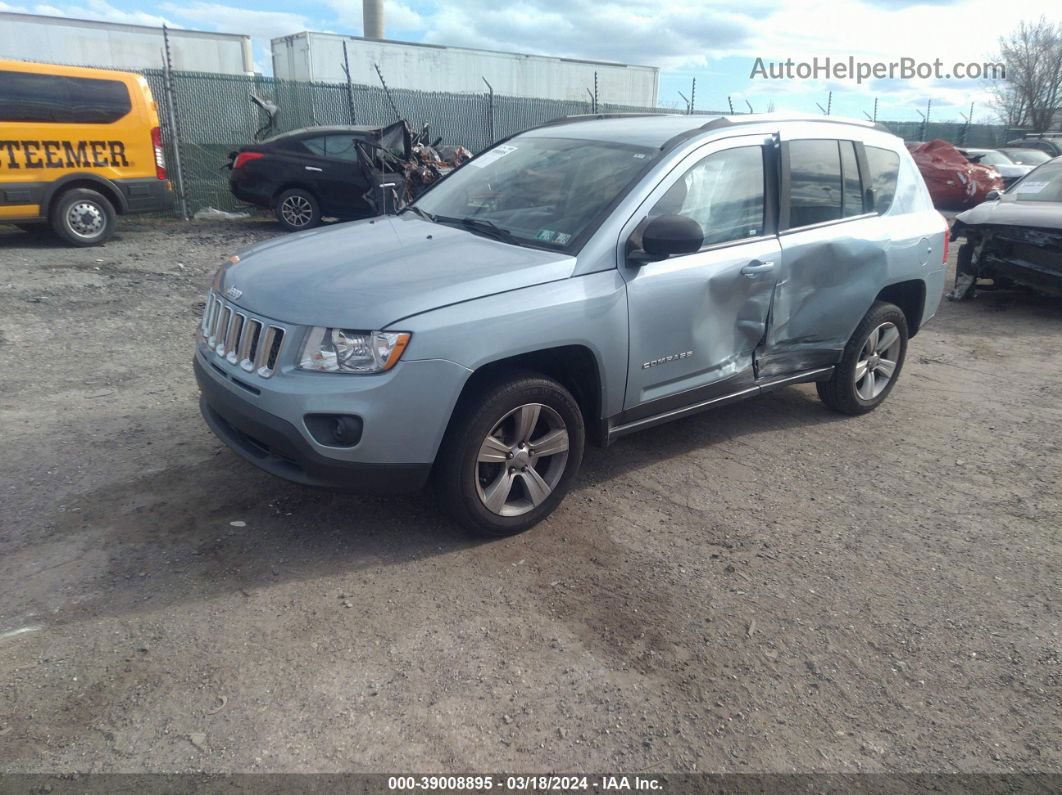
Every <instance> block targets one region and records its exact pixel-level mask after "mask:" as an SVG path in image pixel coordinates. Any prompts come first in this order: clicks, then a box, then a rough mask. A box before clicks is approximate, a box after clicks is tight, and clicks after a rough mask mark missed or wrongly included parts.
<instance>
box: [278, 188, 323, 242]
mask: <svg viewBox="0 0 1062 795" xmlns="http://www.w3.org/2000/svg"><path fill="white" fill-rule="evenodd" d="M276 212H277V220H278V221H279V222H280V225H281V226H282V227H284V228H285V229H287V230H288V231H289V232H301V231H302V230H303V229H313V228H314V227H315V226H317V225H318V224H320V223H321V208H320V206H319V205H318V204H317V199H315V198H314V197H313V194H312V193H310V192H309V191H305V190H302V188H292V189H291V190H286V191H284V192H283V193H281V194H280V196H278V197H277V209H276Z"/></svg>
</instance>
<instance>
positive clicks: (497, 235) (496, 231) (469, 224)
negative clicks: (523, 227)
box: [459, 216, 523, 245]
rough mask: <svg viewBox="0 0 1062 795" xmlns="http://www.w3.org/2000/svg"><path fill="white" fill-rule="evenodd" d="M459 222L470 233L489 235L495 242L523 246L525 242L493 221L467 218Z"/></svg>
mask: <svg viewBox="0 0 1062 795" xmlns="http://www.w3.org/2000/svg"><path fill="white" fill-rule="evenodd" d="M459 222H460V224H461V225H462V226H463V227H465V228H466V229H467V230H468V231H470V232H479V233H481V234H487V235H489V236H490V237H493V238H494V239H495V240H501V241H502V242H503V243H515V244H516V245H521V244H522V242H523V241H521V240H520V238H518V237H517V236H516V235H514V234H513V233H512V232H510V231H509V230H508V229H502V228H501V227H500V226H498V225H497V224H496V223H494V222H493V221H488V220H487V219H485V218H473V217H471V216H467V217H465V218H461V219H459Z"/></svg>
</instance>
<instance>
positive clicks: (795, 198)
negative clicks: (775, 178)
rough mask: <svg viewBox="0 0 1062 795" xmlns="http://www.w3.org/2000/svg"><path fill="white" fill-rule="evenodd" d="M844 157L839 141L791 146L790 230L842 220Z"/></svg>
mask: <svg viewBox="0 0 1062 795" xmlns="http://www.w3.org/2000/svg"><path fill="white" fill-rule="evenodd" d="M841 196H842V185H841V157H840V152H839V150H838V146H837V141H835V140H814V141H791V142H790V143H789V228H791V229H792V228H794V227H798V226H810V225H811V224H821V223H823V222H825V221H836V220H837V219H839V218H841V205H842V199H841Z"/></svg>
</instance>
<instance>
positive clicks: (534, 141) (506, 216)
mask: <svg viewBox="0 0 1062 795" xmlns="http://www.w3.org/2000/svg"><path fill="white" fill-rule="evenodd" d="M658 153H659V150H657V149H654V148H649V147H643V146H632V145H627V144H618V143H611V142H606V141H588V140H581V139H568V138H538V137H521V138H514V139H511V140H509V141H508V142H506V143H503V144H498V145H497V146H495V147H494V148H492V149H489V150H488V151H486V152H484V153H482V154H480V155H479V156H477V157H476V158H475V159H473V160H470V161H469V162H468V163H466V164H465V165H463V166H461V168H459V169H457V170H456V171H454V172H453V173H452V174H450V175H449V176H448V177H447V178H446V179H444V180H442V181H440V182H439V183H437V184H436V185H435V186H434V187H433V188H431V189H430V190H429V191H428V192H427V193H425V194H424V195H423V196H422V197H421V198H420V199H418V200H417V201H416V202H415V203H414V205H413V206H414V207H415V208H416V211H419V212H421V213H425V214H427V215H428V216H430V217H432V218H434V220H436V221H437V222H439V223H446V224H450V225H454V226H463V227H465V228H467V229H469V230H470V231H472V232H476V233H479V234H483V235H485V236H493V237H498V238H500V239H504V240H506V241H507V242H512V243H517V244H519V245H529V246H533V247H539V248H550V249H560V250H571V249H572V248H574V247H575V246H577V245H578V244H580V243H581V241H582V239H584V237H585V236H586V235H588V234H590V233H591V232H592V231H593V229H594V228H595V227H596V224H597V223H599V222H600V216H601V215H602V214H603V213H604V212H605V210H606V209H607V208H608V207H609V206H610V205H611V204H612V202H613V201H615V200H616V199H618V198H619V197H620V196H621V195H622V194H623V193H624V192H626V190H627V189H628V188H629V187H630V185H631V184H632V183H633V182H634V180H635V179H636V178H637V177H638V176H639V175H640V174H641V173H642V172H643V170H644V169H645V168H646V166H647V165H648V164H649V163H650V162H652V160H653V159H654V158H655V157H656V156H657V155H658Z"/></svg>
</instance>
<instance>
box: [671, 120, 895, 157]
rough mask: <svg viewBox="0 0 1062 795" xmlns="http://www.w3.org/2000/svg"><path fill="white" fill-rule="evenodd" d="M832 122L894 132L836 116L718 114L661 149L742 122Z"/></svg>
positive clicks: (880, 124)
mask: <svg viewBox="0 0 1062 795" xmlns="http://www.w3.org/2000/svg"><path fill="white" fill-rule="evenodd" d="M789 121H799V122H830V123H833V124H852V125H854V126H856V127H866V128H870V129H874V130H880V131H881V132H887V133H889V134H890V135H892V134H894V133H893V132H892V130H890V129H889V128H888V127H886V126H885V125H884V124H882V123H881V122H866V121H860V120H859V119H844V118H835V117H830V116H807V117H803V116H793V117H790V118H787V117H785V116H779V115H773V116H771V117H770V118H765V117H764V115H760V114H755V113H750V114H748V115H745V116H717V117H716V118H714V119H712V120H711V121H709V122H706V123H704V124H702V125H701V126H700V127H694V128H693V129H692V130H686V131H684V132H680V133H679V134H678V135H675V136H673V137H671V138H669V139H668V140H666V141H664V143H663V144H661V145H660V151H662V152H666V151H667V150H668V149H672V148H674V147H675V146H678V145H679V144H680V143H682V142H683V141H687V140H689V139H690V138H693V137H694V136H697V135H700V134H701V133H703V132H710V131H712V130H721V129H723V128H725V127H736V126H738V125H741V124H763V123H765V122H789Z"/></svg>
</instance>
